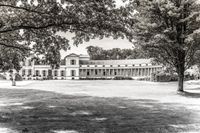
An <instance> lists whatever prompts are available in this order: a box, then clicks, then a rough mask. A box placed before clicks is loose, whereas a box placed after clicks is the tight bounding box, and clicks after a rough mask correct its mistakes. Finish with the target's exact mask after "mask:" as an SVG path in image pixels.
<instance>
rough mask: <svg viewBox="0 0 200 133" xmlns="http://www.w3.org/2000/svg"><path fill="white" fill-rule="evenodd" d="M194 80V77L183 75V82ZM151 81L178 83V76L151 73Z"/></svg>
mask: <svg viewBox="0 0 200 133" xmlns="http://www.w3.org/2000/svg"><path fill="white" fill-rule="evenodd" d="M194 79H196V78H195V75H190V74H185V76H184V80H185V81H188V80H194ZM151 81H155V82H170V81H178V75H177V74H170V73H165V72H160V73H153V74H152V75H151Z"/></svg>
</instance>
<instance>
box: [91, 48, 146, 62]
mask: <svg viewBox="0 0 200 133" xmlns="http://www.w3.org/2000/svg"><path fill="white" fill-rule="evenodd" d="M87 52H88V54H89V56H90V59H91V60H117V59H140V58H148V57H147V55H146V54H145V52H144V51H142V50H141V49H138V48H135V49H120V48H113V49H109V50H105V49H103V48H101V47H98V46H88V47H87Z"/></svg>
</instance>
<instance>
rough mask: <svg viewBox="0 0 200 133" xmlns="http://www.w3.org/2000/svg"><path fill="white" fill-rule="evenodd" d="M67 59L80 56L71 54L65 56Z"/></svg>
mask: <svg viewBox="0 0 200 133" xmlns="http://www.w3.org/2000/svg"><path fill="white" fill-rule="evenodd" d="M66 57H79V55H77V54H75V53H71V54H69V55H67V56H65V58H66Z"/></svg>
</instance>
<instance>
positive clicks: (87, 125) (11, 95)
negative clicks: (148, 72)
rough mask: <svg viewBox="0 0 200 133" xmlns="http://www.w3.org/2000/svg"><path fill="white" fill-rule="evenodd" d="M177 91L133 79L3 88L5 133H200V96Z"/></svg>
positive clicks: (0, 125)
mask: <svg viewBox="0 0 200 133" xmlns="http://www.w3.org/2000/svg"><path fill="white" fill-rule="evenodd" d="M140 84H141V85H140ZM100 85H101V86H100ZM134 85H135V86H134ZM164 85H165V87H163V89H166V88H167V86H168V88H167V89H166V90H163V94H162V93H161V92H162V90H160V89H159V87H160V86H164ZM189 85H190V84H189V83H188V84H187V85H186V86H187V87H188V86H189ZM136 86H138V88H136ZM141 86H142V87H141ZM151 86H154V88H152V87H151ZM148 87H149V90H147V89H148ZM174 87H175V84H174V83H172V84H166V83H163V84H151V83H145V82H133V81H117V82H116V81H113V82H112V81H40V82H33V83H30V84H23V85H20V83H19V84H18V86H17V87H14V88H10V87H6V86H3V88H2V87H1V89H0V99H1V100H0V101H1V102H0V132H2V133H18V132H19V133H21V132H24V133H168V132H170V133H171V132H172V133H176V132H181V133H183V132H199V131H200V128H199V127H200V115H199V103H198V101H199V97H198V95H195V96H197V97H193V95H190V97H185V96H179V95H177V94H175V93H173V91H172V90H173V89H174ZM196 87H198V85H197V86H196ZM131 88H133V89H131ZM188 88H189V87H188ZM113 89H115V91H114V90H113ZM121 89H122V90H123V91H122V90H121ZM152 89H155V90H154V91H153V90H152ZM195 89H198V88H194V87H193V88H190V90H191V91H192V90H195ZM156 90H157V93H156V92H155V91H156ZM124 91H125V92H126V93H125V92H124ZM143 91H144V93H142V92H143ZM123 92H124V93H123ZM134 92H135V93H134ZM148 92H149V93H148ZM174 92H175V90H174ZM107 93H111V94H107ZM130 93H132V94H130ZM165 95H166V96H165ZM159 97H160V98H159Z"/></svg>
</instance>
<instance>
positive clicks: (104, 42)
mask: <svg viewBox="0 0 200 133" xmlns="http://www.w3.org/2000/svg"><path fill="white" fill-rule="evenodd" d="M116 5H117V6H121V5H123V2H122V0H116ZM63 36H65V37H66V38H67V39H69V40H71V39H70V38H71V37H72V36H73V35H72V34H70V33H63ZM70 44H72V42H71V43H70ZM91 45H92V46H98V47H102V48H103V49H112V48H122V49H123V48H132V46H133V44H132V43H130V42H129V41H128V40H127V39H117V40H114V39H112V38H104V39H101V40H99V39H94V40H90V41H89V42H84V43H83V44H80V45H78V46H73V45H71V50H68V51H67V52H65V51H61V55H62V58H64V57H65V56H66V55H68V54H70V53H76V54H87V50H86V47H87V46H91Z"/></svg>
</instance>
